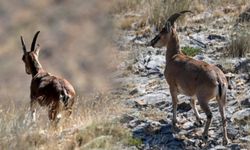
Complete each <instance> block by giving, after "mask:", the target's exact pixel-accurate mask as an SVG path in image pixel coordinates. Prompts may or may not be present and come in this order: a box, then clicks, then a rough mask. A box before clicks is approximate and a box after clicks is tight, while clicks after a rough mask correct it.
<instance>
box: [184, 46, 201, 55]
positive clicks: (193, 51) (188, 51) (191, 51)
mask: <svg viewBox="0 0 250 150" xmlns="http://www.w3.org/2000/svg"><path fill="white" fill-rule="evenodd" d="M182 52H183V53H184V54H185V55H188V56H191V57H193V56H195V55H197V54H199V53H200V52H201V49H199V48H194V47H189V46H186V47H183V48H182Z"/></svg>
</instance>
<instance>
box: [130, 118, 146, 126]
mask: <svg viewBox="0 0 250 150" xmlns="http://www.w3.org/2000/svg"><path fill="white" fill-rule="evenodd" d="M143 122H144V121H143V120H139V119H134V120H132V121H130V122H129V124H128V126H129V128H135V127H136V126H138V125H140V124H141V123H143Z"/></svg>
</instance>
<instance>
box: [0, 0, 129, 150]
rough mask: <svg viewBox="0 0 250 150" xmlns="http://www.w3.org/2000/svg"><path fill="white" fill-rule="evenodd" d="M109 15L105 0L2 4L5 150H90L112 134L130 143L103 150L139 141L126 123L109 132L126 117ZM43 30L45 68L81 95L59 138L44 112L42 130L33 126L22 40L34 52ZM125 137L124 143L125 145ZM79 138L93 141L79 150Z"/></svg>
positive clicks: (0, 137) (1, 136) (0, 126)
mask: <svg viewBox="0 0 250 150" xmlns="http://www.w3.org/2000/svg"><path fill="white" fill-rule="evenodd" d="M108 10H109V3H107V2H106V1H102V2H100V1H97V0H93V1H91V2H89V1H81V0H73V1H66V0H60V1H59V0H56V1H54V0H45V1H42V2H33V1H31V0H27V1H17V0H16V1H13V2H8V1H1V2H0V12H1V15H0V35H1V36H0V44H1V47H0V70H1V72H0V74H1V75H0V82H1V85H0V86H1V87H0V96H1V99H0V103H1V104H0V122H1V123H0V149H3V150H4V149H74V148H76V147H78V148H80V149H87V148H83V147H85V146H86V144H87V145H88V143H93V144H94V145H95V142H97V143H98V141H95V140H96V139H98V138H100V137H102V136H106V134H107V133H108V132H109V130H110V134H109V135H108V136H110V137H112V139H119V138H124V142H121V141H120V140H119V141H118V140H111V141H110V140H108V141H105V142H104V143H105V144H101V145H98V144H97V145H96V146H97V147H99V148H100V147H102V148H104V149H112V145H113V146H122V145H124V144H128V142H127V141H128V139H130V137H131V135H130V134H129V133H128V131H126V130H125V129H122V127H121V125H120V124H119V122H116V123H115V124H116V125H114V126H112V128H111V127H110V128H109V126H104V125H106V124H113V119H114V118H117V117H118V116H119V114H120V113H121V112H124V111H125V110H123V109H122V108H120V107H121V106H120V104H119V100H117V98H116V97H115V96H114V95H112V94H110V91H112V90H113V89H114V88H115V87H114V86H113V84H112V82H111V80H110V73H112V71H113V70H114V68H115V66H116V65H117V64H119V60H118V58H117V54H116V53H115V47H113V46H112V39H111V38H112V33H113V27H112V23H111V19H110V18H109V17H108ZM37 30H41V35H40V37H39V40H38V43H39V44H40V45H41V51H40V58H39V60H40V62H41V64H42V66H43V67H44V68H45V69H46V70H47V71H49V72H51V73H53V74H55V75H59V76H63V77H65V78H66V79H68V80H69V81H70V82H71V83H72V84H73V85H74V87H75V89H76V91H77V95H78V98H77V101H76V104H75V106H74V110H73V114H72V116H71V118H70V119H69V120H62V122H61V123H60V125H59V126H60V127H59V128H58V129H57V130H56V131H55V130H53V129H51V128H50V126H49V122H48V118H47V114H46V112H47V111H46V110H44V109H43V108H41V109H39V110H38V113H37V115H38V118H37V122H36V123H34V124H31V123H30V122H29V119H30V116H29V115H30V114H29V113H28V112H29V108H28V107H29V101H30V99H29V86H30V80H31V76H28V75H27V74H26V73H25V68H24V64H23V62H22V60H21V57H22V49H21V43H20V35H23V36H24V37H25V39H26V44H27V46H28V45H30V43H28V41H30V40H31V38H32V36H33V35H34V33H35V32H36V31H37ZM90 93H93V94H90ZM96 124H98V126H100V128H104V130H105V132H101V131H99V130H92V131H91V132H92V134H93V136H91V135H89V131H86V133H85V130H89V128H92V127H93V125H96ZM93 128H94V127H93ZM98 128H99V127H98ZM112 131H115V132H112ZM118 131H119V134H116V132H118ZM120 134H122V135H124V136H123V137H117V136H120ZM78 135H81V136H83V137H84V138H87V139H88V140H87V141H84V142H82V143H81V144H79V139H78V137H79V136H78ZM109 143H110V144H109ZM111 143H112V144H111ZM116 143H117V144H116ZM91 147H95V146H91Z"/></svg>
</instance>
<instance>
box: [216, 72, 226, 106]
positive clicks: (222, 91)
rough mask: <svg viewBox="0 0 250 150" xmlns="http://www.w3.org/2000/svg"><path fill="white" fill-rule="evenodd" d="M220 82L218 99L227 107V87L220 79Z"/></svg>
mask: <svg viewBox="0 0 250 150" xmlns="http://www.w3.org/2000/svg"><path fill="white" fill-rule="evenodd" d="M217 81H218V95H217V97H218V98H219V99H220V102H221V103H222V104H223V105H225V104H226V92H227V85H226V83H224V82H223V81H222V79H221V78H220V77H218V79H217Z"/></svg>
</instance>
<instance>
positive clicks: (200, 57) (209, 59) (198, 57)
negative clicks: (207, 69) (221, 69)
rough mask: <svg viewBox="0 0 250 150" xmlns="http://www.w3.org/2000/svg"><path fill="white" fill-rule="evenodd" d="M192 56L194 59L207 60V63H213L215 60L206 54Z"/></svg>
mask: <svg viewBox="0 0 250 150" xmlns="http://www.w3.org/2000/svg"><path fill="white" fill-rule="evenodd" d="M193 58H194V59H196V60H202V61H205V62H207V63H209V64H215V61H214V60H212V59H211V58H209V57H207V56H205V55H203V54H199V55H196V56H194V57H193Z"/></svg>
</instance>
